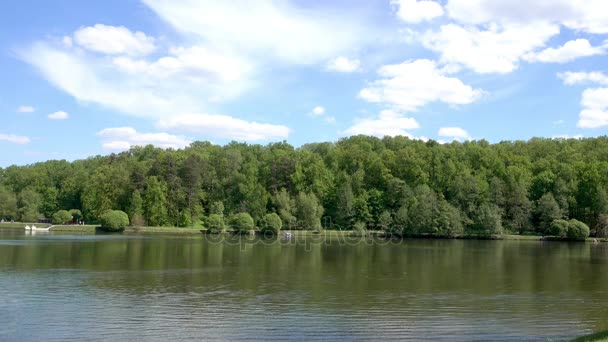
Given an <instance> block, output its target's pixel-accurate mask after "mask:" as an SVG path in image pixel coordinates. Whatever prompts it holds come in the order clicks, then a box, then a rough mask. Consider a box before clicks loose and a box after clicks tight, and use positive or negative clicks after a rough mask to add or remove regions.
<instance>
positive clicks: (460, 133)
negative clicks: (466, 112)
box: [437, 127, 472, 141]
mask: <svg viewBox="0 0 608 342" xmlns="http://www.w3.org/2000/svg"><path fill="white" fill-rule="evenodd" d="M437 135H438V136H440V137H444V138H451V139H453V140H458V141H461V140H470V139H472V138H471V135H470V134H469V132H467V131H466V130H464V129H462V128H460V127H441V128H439V131H438V132H437Z"/></svg>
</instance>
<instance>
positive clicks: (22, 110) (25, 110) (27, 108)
mask: <svg viewBox="0 0 608 342" xmlns="http://www.w3.org/2000/svg"><path fill="white" fill-rule="evenodd" d="M35 111H36V108H34V107H32V106H19V108H17V112H19V113H33V112H35Z"/></svg>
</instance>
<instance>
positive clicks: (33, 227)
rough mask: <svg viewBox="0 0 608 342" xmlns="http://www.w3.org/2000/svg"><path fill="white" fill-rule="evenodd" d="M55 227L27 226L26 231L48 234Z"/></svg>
mask: <svg viewBox="0 0 608 342" xmlns="http://www.w3.org/2000/svg"><path fill="white" fill-rule="evenodd" d="M52 227H53V226H49V227H46V228H38V227H36V226H34V225H32V226H31V227H30V226H25V230H31V231H38V232H48V231H49V230H50V229H51V228H52Z"/></svg>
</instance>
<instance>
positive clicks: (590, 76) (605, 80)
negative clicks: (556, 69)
mask: <svg viewBox="0 0 608 342" xmlns="http://www.w3.org/2000/svg"><path fill="white" fill-rule="evenodd" d="M557 77H559V78H560V79H562V80H563V81H564V84H566V85H574V84H583V83H597V84H601V85H608V75H606V74H604V73H602V72H600V71H592V72H572V71H566V72H563V73H558V74H557Z"/></svg>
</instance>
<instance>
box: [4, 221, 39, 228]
mask: <svg viewBox="0 0 608 342" xmlns="http://www.w3.org/2000/svg"><path fill="white" fill-rule="evenodd" d="M31 225H35V226H36V227H38V228H46V227H48V226H50V224H45V223H21V222H15V223H11V222H2V223H0V228H5V229H24V228H25V226H31Z"/></svg>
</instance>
